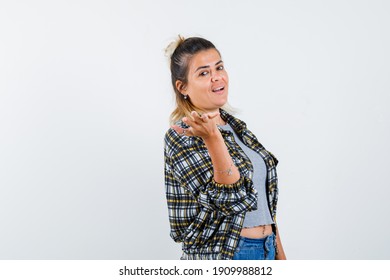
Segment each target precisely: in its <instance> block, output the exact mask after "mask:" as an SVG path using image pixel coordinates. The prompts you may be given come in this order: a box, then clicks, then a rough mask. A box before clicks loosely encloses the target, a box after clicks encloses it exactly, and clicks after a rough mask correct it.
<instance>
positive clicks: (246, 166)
mask: <svg viewBox="0 0 390 280" xmlns="http://www.w3.org/2000/svg"><path fill="white" fill-rule="evenodd" d="M220 113H221V117H222V119H223V120H224V121H226V122H227V123H229V124H230V125H231V127H232V128H233V129H234V131H235V132H236V133H237V135H238V136H239V137H240V138H241V140H242V142H243V143H244V144H245V145H247V146H248V147H250V148H251V149H253V150H254V151H256V152H257V153H259V154H260V155H261V157H262V158H263V159H264V161H265V163H266V166H267V180H266V190H267V194H268V206H269V209H270V212H271V216H272V218H273V220H274V221H275V216H276V204H277V199H278V198H277V197H278V188H277V175H276V165H277V163H278V161H277V159H276V158H275V157H274V156H273V155H272V154H271V153H270V152H268V151H267V150H266V149H265V148H264V147H263V146H262V145H261V144H260V143H259V141H258V140H257V138H256V136H255V135H254V134H253V133H252V132H250V131H249V130H248V129H247V128H246V124H245V123H244V122H243V121H241V120H239V119H237V118H235V117H233V116H232V115H230V114H228V113H227V112H226V111H224V110H222V109H221V110H220ZM179 125H180V126H182V127H186V125H185V124H184V123H183V122H179ZM221 134H222V136H223V138H224V140H225V144H226V146H227V148H228V151H229V153H230V155H231V157H232V159H233V162H234V164H235V166H237V168H238V170H239V172H240V175H241V176H240V179H239V180H238V181H237V182H236V183H234V184H220V183H217V182H215V181H214V179H213V166H212V163H211V158H210V156H209V153H208V151H207V148H206V146H205V145H204V143H203V140H202V139H201V138H200V137H188V136H182V135H180V134H178V133H177V132H176V131H175V130H173V129H169V130H168V131H167V133H166V135H165V147H164V158H165V188H166V198H167V203H168V213H169V222H170V227H171V233H170V235H171V237H172V238H173V240H174V241H175V242H182V243H183V244H182V246H183V256H182V257H181V258H182V259H232V258H233V255H234V251H235V249H236V246H237V244H238V239H239V236H240V232H241V229H242V225H243V222H244V218H245V213H246V212H247V211H252V210H255V209H256V208H257V192H256V190H255V189H254V187H253V183H252V176H253V166H252V163H251V162H250V160H249V159H248V157H246V155H245V154H244V153H243V152H242V149H241V148H240V147H239V145H238V144H237V143H236V142H235V141H234V136H233V134H232V133H231V132H229V131H224V130H221ZM274 232H275V227H274Z"/></svg>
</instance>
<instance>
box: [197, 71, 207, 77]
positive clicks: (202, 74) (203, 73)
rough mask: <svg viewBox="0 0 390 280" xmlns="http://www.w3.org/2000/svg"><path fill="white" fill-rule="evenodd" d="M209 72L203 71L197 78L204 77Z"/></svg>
mask: <svg viewBox="0 0 390 280" xmlns="http://www.w3.org/2000/svg"><path fill="white" fill-rule="evenodd" d="M208 73H209V72H208V71H203V72H200V73H199V76H206V75H207V74H208Z"/></svg>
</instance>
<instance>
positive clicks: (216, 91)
mask: <svg viewBox="0 0 390 280" xmlns="http://www.w3.org/2000/svg"><path fill="white" fill-rule="evenodd" d="M224 89H225V87H217V88H214V89H213V90H212V91H213V92H215V93H221V92H222V91H223V90H224Z"/></svg>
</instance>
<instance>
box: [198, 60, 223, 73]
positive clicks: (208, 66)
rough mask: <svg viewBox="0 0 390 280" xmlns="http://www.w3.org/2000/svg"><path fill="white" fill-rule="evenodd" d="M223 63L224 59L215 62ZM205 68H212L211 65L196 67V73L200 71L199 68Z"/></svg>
mask: <svg viewBox="0 0 390 280" xmlns="http://www.w3.org/2000/svg"><path fill="white" fill-rule="evenodd" d="M221 63H223V61H222V60H220V61H218V62H217V63H215V66H217V65H218V64H221ZM205 68H210V65H205V66H199V67H198V68H196V70H195V73H196V72H198V71H199V70H201V69H205Z"/></svg>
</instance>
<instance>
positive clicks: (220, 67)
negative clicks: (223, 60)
mask: <svg viewBox="0 0 390 280" xmlns="http://www.w3.org/2000/svg"><path fill="white" fill-rule="evenodd" d="M224 69H225V67H223V65H220V66H218V67H217V70H224Z"/></svg>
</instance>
